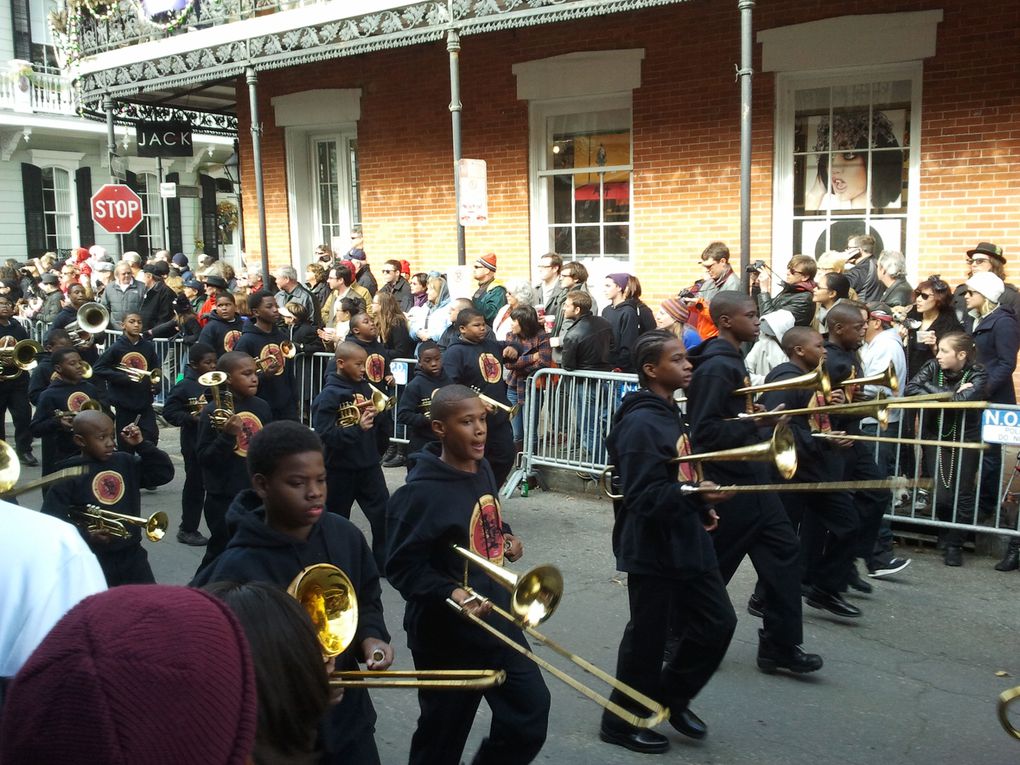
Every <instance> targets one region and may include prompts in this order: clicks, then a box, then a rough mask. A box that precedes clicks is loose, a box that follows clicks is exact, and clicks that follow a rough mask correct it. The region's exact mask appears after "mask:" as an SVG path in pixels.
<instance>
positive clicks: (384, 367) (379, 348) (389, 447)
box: [347, 313, 397, 462]
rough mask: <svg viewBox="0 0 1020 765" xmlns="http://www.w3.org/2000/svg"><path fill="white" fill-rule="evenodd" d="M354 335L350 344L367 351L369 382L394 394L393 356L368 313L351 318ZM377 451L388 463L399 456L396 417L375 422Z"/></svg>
mask: <svg viewBox="0 0 1020 765" xmlns="http://www.w3.org/2000/svg"><path fill="white" fill-rule="evenodd" d="M350 328H351V331H350V334H348V335H347V342H349V343H354V344H355V345H358V346H360V347H361V348H363V349H364V351H365V380H367V381H368V383H369V384H370V385H374V386H375V387H376V388H378V389H379V390H381V391H382V392H383V393H385V394H386V395H391V394H392V393H393V387H392V386H393V375H392V374H390V354H389V352H388V351H387V350H386V346H384V345H383V344H382V343H381V342H379V328H378V327H377V326H376V323H375V319H373V318H372V316H371V315H370V314H367V313H356V314H354V315H353V316H352V317H351V321H350ZM373 432H374V434H375V441H376V448H377V449H378V450H379V454H380V455H381V456H382V462H387V461H388V460H390V459H392V458H393V456H394V455H395V454H396V451H397V446H396V444H391V443H390V437H391V436H392V435H393V415H391V414H390V413H389V412H381V413H380V414H378V415H377V416H376V418H375V430H374V431H373Z"/></svg>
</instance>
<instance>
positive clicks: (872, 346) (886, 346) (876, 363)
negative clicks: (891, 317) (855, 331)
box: [861, 328, 907, 425]
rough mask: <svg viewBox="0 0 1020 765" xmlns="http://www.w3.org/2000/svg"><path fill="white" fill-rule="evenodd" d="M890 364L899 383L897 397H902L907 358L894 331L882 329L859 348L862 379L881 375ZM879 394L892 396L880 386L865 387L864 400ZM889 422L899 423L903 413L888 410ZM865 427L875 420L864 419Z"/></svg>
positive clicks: (905, 379)
mask: <svg viewBox="0 0 1020 765" xmlns="http://www.w3.org/2000/svg"><path fill="white" fill-rule="evenodd" d="M890 363H892V365H893V369H895V370H896V378H897V379H898V380H899V382H900V390H899V393H897V394H896V395H897V396H902V395H903V389H904V388H905V387H906V386H907V356H906V353H904V351H903V340H902V339H901V338H900V335H899V332H897V331H896V330H895V329H892V328H890V329H884V330H882V331H881V332H879V333H878V334H877V335H875V336H874V337H873V338H871V342H868V343H865V344H864V345H863V346H862V347H861V365H862V366H863V367H864V369H863V370H862V371H861V376H862V377H871V376H872V375H877V374H881V373H882V372H884V371H885V370H886V369H888V368H889V364H890ZM879 392H881V393H882V394H884V395H886V396H891V395H893V392H892V390H891V389H889V388H887V387H885V386H882V385H865V386H864V395H865V397H866V398H875V397H876V396H877V395H878V394H879ZM888 412H889V422H899V421H900V416H901V415H902V413H903V410H902V409H889V410H888ZM861 422H862V423H864V424H865V425H874V424H875V423H876V422H877V420H876V419H875V418H874V417H865V418H864V419H863V420H861Z"/></svg>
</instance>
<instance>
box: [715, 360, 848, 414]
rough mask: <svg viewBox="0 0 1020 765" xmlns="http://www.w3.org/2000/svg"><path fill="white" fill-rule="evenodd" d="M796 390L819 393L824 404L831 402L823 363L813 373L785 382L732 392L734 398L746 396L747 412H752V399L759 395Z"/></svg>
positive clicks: (828, 383) (830, 382) (738, 389)
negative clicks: (804, 389) (801, 389)
mask: <svg viewBox="0 0 1020 765" xmlns="http://www.w3.org/2000/svg"><path fill="white" fill-rule="evenodd" d="M796 388H810V389H811V390H814V391H817V392H818V393H821V394H822V396H823V397H824V398H825V403H827V404H828V403H829V402H830V401H831V400H832V381H831V380H830V379H829V373H828V372H827V371H826V369H825V361H819V362H818V366H817V367H815V369H814V371H811V372H808V373H807V374H803V375H799V376H797V377H790V378H789V379H786V380H777V381H776V382H770V383H762V384H761V385H749V386H748V387H746V388H737V389H736V390H735V391H733V395H734V396H747V406H748V411H753V406H754V397H755V396H757V395H758V394H759V393H767V392H768V391H773V390H794V389H796Z"/></svg>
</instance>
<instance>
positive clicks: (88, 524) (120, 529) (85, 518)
mask: <svg viewBox="0 0 1020 765" xmlns="http://www.w3.org/2000/svg"><path fill="white" fill-rule="evenodd" d="M70 512H71V515H72V519H73V520H75V522H77V523H80V524H82V525H84V526H85V529H86V530H87V531H89V532H93V533H97V532H105V533H106V534H109V535H110V536H114V537H119V538H121V539H127V538H128V537H129V536H131V531H130V529H128V526H141V527H142V528H143V529H144V531H145V536H146V538H148V540H149V541H150V542H158V541H160V540H161V539H162V538H163V537H164V536H166V530H167V528H168V527H169V526H170V518H169V517H168V516H167V514H166V513H164V512H163V511H160V512H158V513H153V514H152V515H150V516H149V517H148V518H137V517H135V516H133V515H124V514H123V513H115V512H113V511H112V510H105V509H103V508H101V507H99V506H98V505H85V507H84V508H80V509H78V508H72V509H71V511H70Z"/></svg>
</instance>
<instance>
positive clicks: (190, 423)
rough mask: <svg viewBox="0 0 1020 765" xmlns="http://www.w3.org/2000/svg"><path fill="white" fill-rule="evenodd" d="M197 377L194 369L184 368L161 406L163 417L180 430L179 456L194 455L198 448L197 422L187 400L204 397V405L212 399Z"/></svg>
mask: <svg viewBox="0 0 1020 765" xmlns="http://www.w3.org/2000/svg"><path fill="white" fill-rule="evenodd" d="M198 377H199V375H198V373H197V372H196V371H195V370H194V369H192V368H191V367H185V368H184V379H183V380H181V381H180V382H179V383H177V384H176V385H175V386H174V387H172V388H171V389H170V392H169V393H167V394H166V401H165V402H164V404H163V417H164V418H165V419H166V421H167V422H169V423H170V424H171V425H175V426H177V427H178V428H180V429H181V454H194V453H195V450H196V449H197V448H198V420H197V419H196V418H194V417H192V416H191V407H190V406H188V399H189V398H198V397H199V396H204V397H205V401H206V403H208V402H209V401H210V400H211V399H212V396H211V395H210V394H209V389H208V388H206V387H205V386H204V385H199V383H198Z"/></svg>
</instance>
